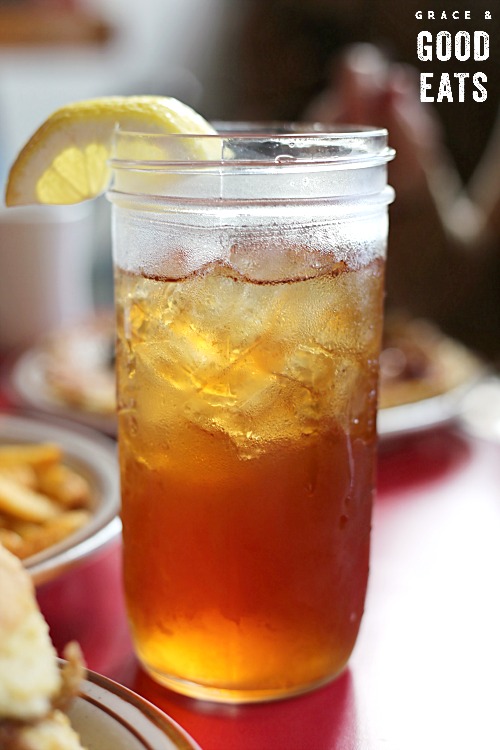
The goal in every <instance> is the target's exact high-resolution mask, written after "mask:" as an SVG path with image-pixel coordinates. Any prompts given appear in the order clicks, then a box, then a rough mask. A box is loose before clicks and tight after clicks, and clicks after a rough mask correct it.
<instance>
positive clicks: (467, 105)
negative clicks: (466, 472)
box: [0, 0, 500, 362]
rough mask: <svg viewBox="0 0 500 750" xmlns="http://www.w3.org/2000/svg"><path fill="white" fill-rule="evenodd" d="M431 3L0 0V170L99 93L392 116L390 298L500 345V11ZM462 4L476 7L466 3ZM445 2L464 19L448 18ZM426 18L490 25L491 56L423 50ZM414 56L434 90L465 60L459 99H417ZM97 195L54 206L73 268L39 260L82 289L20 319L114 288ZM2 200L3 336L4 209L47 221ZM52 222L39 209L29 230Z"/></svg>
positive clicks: (91, 302) (308, 114)
mask: <svg viewBox="0 0 500 750" xmlns="http://www.w3.org/2000/svg"><path fill="white" fill-rule="evenodd" d="M440 9H441V10H447V11H448V16H449V18H448V20H435V21H426V20H419V19H417V18H416V17H415V13H416V11H418V10H424V11H425V10H426V8H424V7H423V6H422V4H421V3H420V2H418V1H417V0H407V2H405V3H400V2H397V0H307V2H306V1H305V0H140V1H139V0H17V1H16V0H1V1H0V174H1V175H2V181H3V180H5V176H6V170H7V168H8V165H9V163H10V162H11V161H12V160H13V158H14V156H15V154H16V152H17V150H18V149H19V147H20V146H21V145H22V144H23V143H24V141H25V140H26V138H27V137H28V136H29V135H30V134H31V133H32V132H33V130H34V129H36V127H37V126H38V125H39V124H40V123H41V122H42V121H43V120H44V118H45V117H46V116H47V115H49V114H50V113H51V112H52V111H53V110H54V109H55V108H57V107H58V106H60V105H62V104H65V103H67V102H69V101H72V100H76V99H82V98H88V97H95V96H102V95H107V94H138V93H143V94H152V93H155V94H165V95H171V96H175V97H177V98H179V99H182V100H183V101H185V102H186V103H188V104H190V105H191V106H193V107H194V108H196V109H198V110H199V111H200V112H201V113H202V114H203V115H205V116H206V117H207V118H209V119H210V118H214V119H243V118H246V119H262V120H272V119H278V120H300V119H315V120H323V121H325V122H338V121H340V120H343V121H350V122H352V123H355V124H369V125H376V126H384V127H388V128H389V130H390V140H391V145H392V146H393V147H395V148H396V149H397V151H398V157H397V159H396V161H395V162H394V164H393V165H391V167H390V170H391V171H390V179H391V182H392V184H393V185H394V187H395V189H396V191H397V196H398V197H397V200H396V202H395V204H394V206H393V207H392V208H391V218H392V226H391V240H390V248H389V265H388V279H387V305H388V307H389V308H391V309H392V308H394V309H396V310H404V311H405V312H407V313H408V314H409V315H412V316H413V315H415V316H424V317H426V318H428V319H430V320H433V321H435V322H436V324H437V325H438V326H439V327H440V328H441V329H442V330H444V331H446V332H447V333H449V334H450V335H452V336H453V337H456V338H458V339H459V340H461V341H463V342H464V343H465V344H467V345H468V346H470V347H471V348H473V349H474V350H475V351H478V352H479V353H480V354H481V355H482V356H484V357H485V358H487V359H488V360H489V361H491V362H498V359H499V357H500V302H499V300H498V289H499V281H500V248H499V245H500V241H499V229H500V217H499V214H500V211H499V208H498V207H499V205H500V197H499V196H500V184H499V183H500V178H499V177H498V172H499V170H498V166H500V136H499V135H498V130H499V128H500V126H499V125H498V121H497V111H498V103H499V93H500V77H499V76H498V75H497V70H498V62H499V60H500V52H499V44H500V33H499V23H500V14H495V13H492V16H493V18H492V19H490V20H484V19H485V13H486V12H490V13H491V11H492V8H491V3H489V2H486V1H485V0H476V1H475V3H474V7H473V8H472V7H471V4H470V3H468V2H466V1H465V0H454V1H453V2H449V1H448V0H443V2H442V3H440ZM466 10H468V11H470V12H471V20H468V21H466V20H464V12H465V11H466ZM451 11H458V12H459V14H460V19H461V20H460V21H456V20H453V19H452V17H451ZM497 16H498V17H497ZM422 29H428V30H430V31H431V32H432V33H433V34H435V33H437V32H438V31H441V30H449V31H450V32H451V33H452V34H455V33H456V31H458V30H460V29H466V30H470V32H471V33H473V31H474V30H476V29H484V30H486V31H488V32H489V34H490V56H489V59H488V60H486V61H484V62H481V63H478V62H474V61H473V60H472V61H468V62H462V63H460V64H459V63H457V62H456V61H455V60H453V59H452V60H451V61H450V62H449V63H443V62H440V61H438V60H436V59H434V60H432V61H429V62H425V63H423V62H418V60H417V54H416V39H417V34H418V32H419V31H421V30H422ZM434 58H435V55H434ZM417 63H418V67H419V70H420V71H422V72H432V73H434V74H435V81H434V84H433V85H434V92H437V86H438V82H439V77H440V75H441V73H442V72H444V71H448V72H450V73H452V74H453V72H455V71H456V70H460V71H461V72H466V73H469V76H470V78H469V79H468V80H467V81H466V84H467V86H466V89H465V97H464V101H463V102H460V101H458V89H456V90H455V97H454V101H453V102H450V101H444V102H441V103H440V104H436V105H429V104H426V105H423V104H421V103H420V101H419V94H418V85H419V82H418V71H416V70H415V67H416V65H417ZM478 70H481V71H482V72H484V73H485V74H486V75H487V77H488V83H487V90H488V96H487V100H486V101H485V102H482V103H477V102H475V101H474V100H473V97H472V90H473V87H472V82H471V80H472V75H473V73H474V72H476V71H478ZM23 212H24V213H23ZM108 212H109V209H108V206H107V204H106V201H105V199H99V200H98V201H96V202H95V203H93V204H92V205H90V206H86V207H83V208H82V207H79V208H75V209H69V210H68V209H61V210H58V209H57V210H54V212H53V217H51V218H53V222H54V223H55V224H56V225H57V228H58V229H59V228H60V227H59V224H60V222H64V223H65V231H64V232H59V235H61V236H59V235H58V239H57V242H59V243H61V244H63V245H64V246H65V248H66V257H67V258H68V257H69V252H68V244H69V245H71V244H73V243H74V245H75V247H76V246H77V245H80V246H81V245H82V244H85V245H86V250H85V252H84V253H83V251H82V249H81V247H80V248H79V249H78V250H76V249H75V251H74V253H73V260H71V262H69V261H68V260H66V265H67V266H68V265H69V266H70V269H68V268H67V269H66V270H63V271H62V274H63V275H62V276H61V275H60V274H59V275H57V273H55V272H51V279H52V281H50V280H47V282H46V283H47V284H50V283H53V279H54V278H65V279H66V287H70V286H71V285H75V286H79V287H80V290H79V291H77V292H75V293H70V294H69V295H66V298H65V299H63V297H64V295H63V293H62V292H61V293H60V297H61V298H60V299H58V300H56V302H57V305H58V309H57V310H52V311H51V313H50V316H49V317H48V318H47V317H46V318H44V317H43V315H40V314H38V315H37V316H35V317H36V321H35V322H33V321H32V322H31V325H32V327H33V326H35V325H36V327H38V328H40V327H42V326H50V325H52V324H54V323H56V322H59V321H60V320H63V321H66V320H70V319H71V318H72V317H78V316H80V315H81V314H82V312H83V311H84V310H85V309H86V308H88V307H89V306H97V307H99V306H102V305H108V304H111V296H112V291H111V260H110V238H109V217H108ZM14 213H15V219H14V218H13V217H14V214H12V213H8V216H6V214H5V210H2V227H1V228H0V279H1V278H2V277H3V278H4V286H5V285H6V283H7V282H6V281H5V280H6V279H7V277H8V276H9V275H10V277H9V278H10V280H9V283H8V289H7V291H5V289H4V290H2V289H1V288H0V299H1V298H2V297H3V298H4V302H3V307H2V306H0V321H1V322H0V326H1V327H2V329H3V332H4V339H5V338H8V337H6V336H5V332H6V331H7V329H9V330H12V327H13V325H14V323H13V322H11V320H9V310H10V312H11V313H12V304H11V302H10V300H8V299H7V298H6V295H7V292H8V295H9V296H10V297H11V298H12V296H13V294H14V280H13V277H12V273H13V271H12V269H13V266H12V257H13V256H12V254H11V253H9V260H6V259H5V258H6V254H7V253H6V248H7V247H8V246H9V245H10V244H12V243H15V244H16V246H17V247H18V248H19V247H21V246H22V245H23V243H24V244H25V243H26V242H27V243H28V244H29V243H30V240H29V239H28V240H26V239H24V238H23V237H20V235H19V231H20V230H19V227H14V228H13V226H12V224H13V223H16V222H17V223H20V224H22V225H23V226H26V224H29V225H30V226H31V227H33V226H34V225H36V226H37V227H39V226H40V222H42V223H44V222H45V223H46V222H47V216H48V214H46V213H45V214H44V217H45V218H44V219H43V220H42V219H41V218H40V215H39V214H37V213H36V212H34V213H33V212H32V211H31V209H26V210H24V209H19V210H16V211H15V212H14ZM63 214H64V215H63ZM4 224H7V225H8V226H7V229H5V227H4ZM51 231H52V232H53V231H55V230H54V227H52V228H51ZM47 234H49V230H48V229H47V227H46V226H43V227H42V230H41V231H38V230H37V234H36V236H39V237H41V236H44V235H47ZM31 236H32V237H33V236H34V235H33V233H31ZM71 237H73V240H72V239H70V238H71ZM44 242H45V243H47V242H50V243H52V244H53V242H54V240H53V238H51V237H49V238H48V239H47V238H45V240H44ZM42 244H43V243H42ZM29 252H30V254H29V255H28V257H27V258H26V257H24V258H23V257H22V255H23V254H22V252H19V253H18V255H19V258H18V262H19V267H20V268H21V270H22V275H23V279H24V282H23V283H26V279H27V276H29V275H30V274H31V275H32V276H33V277H34V281H33V292H32V294H33V295H36V289H38V291H39V292H40V295H41V296H42V297H44V296H46V292H45V293H43V294H42V292H43V290H41V289H40V287H41V285H42V282H41V277H40V275H38V276H37V275H36V274H35V272H34V271H33V268H32V266H33V263H34V258H35V255H34V254H33V252H32V250H30V251H29ZM40 252H42V253H45V255H44V256H43V257H44V258H47V254H46V251H44V250H43V249H42V250H41V251H40ZM77 255H78V258H79V260H77ZM61 256H62V252H61ZM83 258H85V259H86V261H87V264H86V265H85V263H84V262H83V260H82V259H83ZM40 262H41V261H40ZM58 263H62V261H58V260H57V258H54V264H55V265H57V264H58ZM71 268H72V269H73V278H72V275H71ZM17 278H19V274H17ZM87 281H88V284H87ZM80 282H81V283H80ZM0 283H1V281H0ZM61 285H62V282H61V283H60V284H59V286H61ZM86 285H87V289H86V290H84V292H82V288H83V287H84V286H86ZM24 288H25V289H26V287H24ZM18 294H19V290H17V291H16V295H18ZM33 299H34V297H33ZM52 302H54V300H52ZM0 304H1V303H0ZM40 304H41V303H40ZM32 307H34V305H33V306H32ZM26 315H27V312H26ZM11 317H12V316H11ZM18 318H19V316H18ZM18 322H19V321H18ZM19 336H20V339H22V340H23V341H22V343H24V342H25V341H27V340H28V339H29V338H30V336H31V337H32V336H33V331H32V330H31V329H30V324H29V321H28V324H27V327H26V330H25V331H20V333H19ZM0 339H1V336H0ZM8 343H9V344H11V343H14V342H11V341H9V342H8Z"/></svg>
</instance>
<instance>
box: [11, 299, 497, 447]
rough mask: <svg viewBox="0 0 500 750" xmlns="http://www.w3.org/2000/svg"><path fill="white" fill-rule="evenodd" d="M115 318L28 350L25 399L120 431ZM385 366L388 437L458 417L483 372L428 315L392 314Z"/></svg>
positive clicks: (20, 384) (383, 409)
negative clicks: (464, 400)
mask: <svg viewBox="0 0 500 750" xmlns="http://www.w3.org/2000/svg"><path fill="white" fill-rule="evenodd" d="M114 341H115V329H114V318H113V316H112V314H111V313H107V314H101V315H98V316H96V317H95V318H92V319H90V320H88V321H86V322H83V323H81V324H79V325H76V326H72V327H70V328H68V329H66V330H62V331H58V332H55V333H53V334H51V335H50V336H48V337H47V338H46V339H45V340H44V341H42V342H41V343H40V344H39V346H37V347H35V348H33V349H31V350H29V351H28V352H26V353H25V354H24V355H22V356H21V357H20V359H19V360H18V362H17V363H16V365H15V367H14V369H13V373H12V385H13V388H14V391H15V393H16V394H17V395H18V396H19V397H20V398H21V399H22V401H23V403H25V404H28V405H30V406H33V407H35V408H38V409H41V410H43V411H45V412H49V413H53V414H54V413H55V414H60V415H63V416H67V417H71V418H73V419H77V420H78V421H80V422H84V423H86V424H89V425H92V426H94V427H97V428H99V429H101V430H103V431H105V432H108V433H109V434H115V433H116V416H115V409H116V399H115V374H114ZM380 363H381V368H380V409H379V417H378V431H379V435H380V437H381V438H389V437H395V436H400V435H402V434H405V433H411V432H415V431H418V430H422V429H426V428H430V427H433V426H436V425H439V424H442V423H444V422H446V421H449V420H451V419H454V418H455V417H456V415H457V413H458V410H459V406H460V402H461V399H462V397H463V395H464V393H465V392H466V391H467V390H468V389H469V388H470V386H471V384H472V383H475V382H476V381H477V379H478V377H479V376H480V374H481V373H482V372H483V366H482V364H481V363H480V361H479V360H478V358H477V357H475V356H474V355H473V354H472V353H471V352H470V351H469V349H467V348H466V347H464V346H463V345H462V344H460V343H459V342H457V341H455V340H454V339H451V338H450V337H448V336H446V335H445V334H443V333H442V332H441V331H440V330H439V329H438V328H437V327H436V326H435V325H433V324H432V323H430V322H429V321H427V320H422V319H411V318H408V317H406V316H400V315H394V316H389V317H388V318H387V320H386V324H385V328H384V341H383V348H382V354H381V360H380Z"/></svg>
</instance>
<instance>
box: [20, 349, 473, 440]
mask: <svg viewBox="0 0 500 750" xmlns="http://www.w3.org/2000/svg"><path fill="white" fill-rule="evenodd" d="M46 357H47V354H46V352H45V351H44V349H43V348H42V347H40V348H34V349H31V350H29V351H27V352H26V353H25V354H23V355H22V356H21V357H20V358H19V360H18V361H17V363H16V364H15V366H14V368H13V371H12V375H11V385H12V387H13V389H14V392H15V394H17V396H18V397H19V398H20V399H21V403H23V404H25V405H29V406H32V407H34V408H35V409H38V410H40V411H42V412H44V413H46V414H54V415H59V416H61V417H65V418H70V419H73V420H75V421H77V422H80V423H82V424H86V425H89V426H91V427H94V428H95V429H98V430H100V431H102V432H105V433H107V434H109V435H116V417H115V415H110V416H106V415H100V414H94V413H91V412H88V411H85V410H83V409H77V408H73V407H70V406H68V405H65V404H64V403H63V402H62V401H61V400H59V399H57V398H56V397H55V396H54V394H53V393H52V392H51V390H50V388H49V386H48V385H47V380H46V377H45V369H46V368H45V360H46ZM478 372H479V366H478ZM479 374H481V373H479ZM478 379H479V375H475V376H474V377H473V378H471V379H470V380H468V381H467V382H466V383H464V384H463V385H461V386H459V387H457V388H454V389H452V390H450V391H448V392H446V393H444V394H442V395H439V396H433V397H432V398H426V399H421V400H420V401H415V402H412V403H408V404H401V405H400V406H391V407H387V408H384V409H380V410H379V413H378V421H377V424H378V434H379V437H380V438H381V439H388V438H395V437H402V436H404V435H407V434H411V433H413V432H419V431H421V430H427V429H431V428H434V427H439V426H441V425H443V424H446V423H447V422H450V421H452V420H454V419H456V417H457V416H458V414H459V412H460V406H461V403H462V400H463V398H464V396H465V395H466V394H467V393H468V392H469V390H470V389H471V387H472V386H473V385H474V384H475V383H476V382H477V381H478Z"/></svg>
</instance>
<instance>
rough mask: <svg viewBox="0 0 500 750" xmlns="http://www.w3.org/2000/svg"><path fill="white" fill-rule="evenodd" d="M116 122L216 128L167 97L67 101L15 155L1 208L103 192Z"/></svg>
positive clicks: (199, 130)
mask: <svg viewBox="0 0 500 750" xmlns="http://www.w3.org/2000/svg"><path fill="white" fill-rule="evenodd" d="M117 126H119V127H120V128H121V129H122V130H128V131H137V132H141V133H164V134H182V133H184V134H194V135H211V134H215V132H216V131H215V130H214V129H213V128H212V127H211V125H209V123H208V122H206V120H204V119H203V117H202V116H201V115H199V114H198V113H197V112H195V111H194V110H193V109H191V107H188V106H187V105H186V104H183V103H182V102H179V101H178V100H177V99H173V98H171V97H161V96H129V97H103V98H100V99H88V100H86V101H80V102H75V103H73V104H68V105H66V106H65V107H62V108H61V109H59V110H57V111H56V112H54V114H52V115H51V116H50V117H49V118H48V119H47V120H46V121H45V122H44V123H43V124H42V125H41V126H40V128H39V129H38V130H37V131H36V133H34V135H33V136H32V137H31V138H30V139H29V141H28V142H27V143H26V145H25V146H24V148H23V149H22V150H21V152H20V153H19V155H18V157H17V159H16V161H15V162H14V164H13V166H12V168H11V170H10V173H9V177H8V180H7V187H6V193H5V202H6V204H7V206H23V205H31V204H34V203H44V204H57V205H66V204H71V203H80V202H81V201H84V200H87V199H89V198H95V197H96V196H98V195H100V194H101V193H103V192H104V191H105V190H106V189H107V187H108V186H109V183H110V180H111V170H110V167H109V165H108V159H109V155H110V148H111V141H112V137H113V133H114V131H115V128H116V127H117ZM191 148H195V146H193V145H191ZM198 148H200V147H198ZM195 156H197V157H198V158H207V156H206V155H205V156H204V155H203V154H202V153H200V154H195Z"/></svg>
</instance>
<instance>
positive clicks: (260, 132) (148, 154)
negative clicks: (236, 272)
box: [110, 121, 395, 171]
mask: <svg viewBox="0 0 500 750" xmlns="http://www.w3.org/2000/svg"><path fill="white" fill-rule="evenodd" d="M214 126H215V128H216V132H214V133H206V134H197V133H141V132H134V131H126V130H121V129H119V128H117V129H116V131H115V134H114V139H113V144H112V153H111V159H110V165H111V167H112V168H114V169H134V168H135V169H145V170H148V171H149V170H151V169H161V168H162V167H163V168H165V169H169V168H171V167H172V165H176V166H182V167H186V168H189V169H190V170H192V169H193V167H194V166H195V165H196V166H199V167H201V168H202V169H203V170H204V169H207V168H209V167H212V168H213V167H214V166H221V167H231V168H233V167H253V168H257V169H261V168H263V167H264V168H268V167H269V166H273V167H279V168H280V169H283V168H285V169H286V168H292V169H293V168H295V169H296V168H297V167H302V166H304V165H307V164H310V165H323V166H329V167H330V168H332V167H334V166H335V165H338V166H339V167H342V166H344V167H345V166H346V165H349V164H353V165H356V166H373V165H375V164H380V163H385V162H388V161H390V160H391V159H393V158H394V155H395V152H394V150H393V149H392V148H390V147H389V146H388V145H387V138H388V131H387V130H386V129H385V128H375V127H369V126H357V125H325V124H322V123H302V122H298V123H283V122H258V121H257V122H250V123H246V122H215V123H214Z"/></svg>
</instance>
